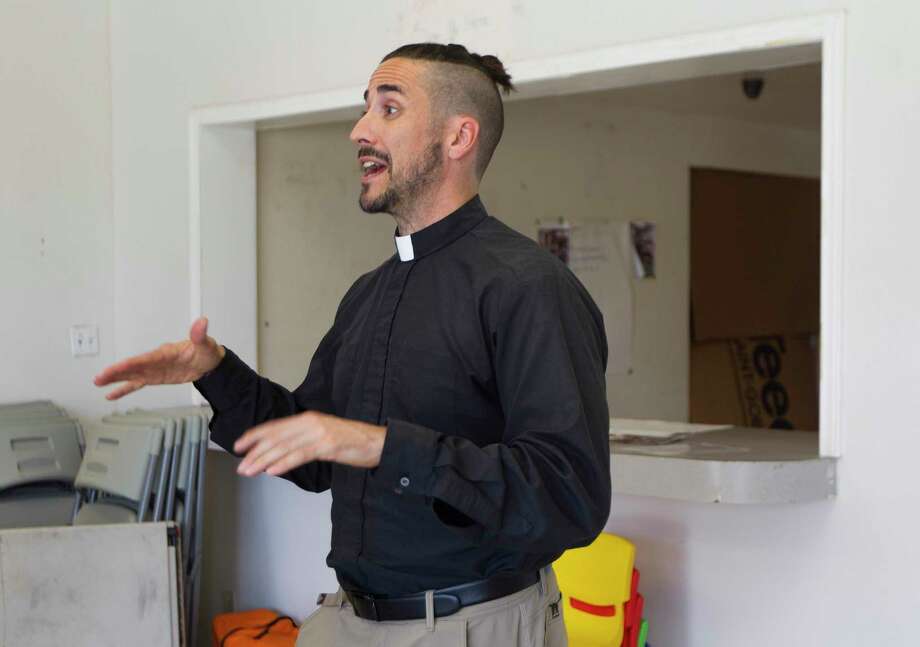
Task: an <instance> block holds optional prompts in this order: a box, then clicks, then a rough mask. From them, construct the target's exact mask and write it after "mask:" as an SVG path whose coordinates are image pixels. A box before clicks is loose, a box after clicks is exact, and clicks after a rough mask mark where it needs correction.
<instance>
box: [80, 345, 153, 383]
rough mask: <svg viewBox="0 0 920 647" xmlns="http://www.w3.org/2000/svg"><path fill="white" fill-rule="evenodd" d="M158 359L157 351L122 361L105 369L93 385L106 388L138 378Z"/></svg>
mask: <svg viewBox="0 0 920 647" xmlns="http://www.w3.org/2000/svg"><path fill="white" fill-rule="evenodd" d="M156 359H157V351H155V350H154V351H150V352H149V353H144V354H143V355H135V356H134V357H129V358H128V359H125V360H122V361H120V362H117V363H115V364H112V365H111V366H109V367H107V368H105V369H103V371H102V372H101V373H100V374H99V375H97V376H96V377H95V378H93V384H95V385H96V386H105V385H107V384H112V383H113V382H124V381H125V380H131V379H135V378H137V373H138V372H140V371H141V370H142V369H144V368H146V367H147V366H148V365H149V364H151V363H152V362H153V361H154V360H156Z"/></svg>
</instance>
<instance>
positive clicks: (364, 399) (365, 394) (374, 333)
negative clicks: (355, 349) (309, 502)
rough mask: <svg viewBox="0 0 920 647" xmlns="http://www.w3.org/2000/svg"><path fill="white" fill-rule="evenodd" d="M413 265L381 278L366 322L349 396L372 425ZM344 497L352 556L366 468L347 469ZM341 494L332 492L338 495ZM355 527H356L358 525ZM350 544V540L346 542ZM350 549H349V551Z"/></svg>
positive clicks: (360, 532) (359, 531)
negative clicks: (356, 379)
mask: <svg viewBox="0 0 920 647" xmlns="http://www.w3.org/2000/svg"><path fill="white" fill-rule="evenodd" d="M414 265H415V262H413V261H407V262H400V263H397V264H396V265H395V266H394V267H393V269H392V272H390V273H389V276H388V277H387V278H386V280H385V285H384V288H383V292H382V294H381V295H380V300H379V302H378V305H377V308H376V311H375V312H374V313H373V315H372V320H371V321H370V322H369V323H370V326H369V327H368V334H369V336H370V337H371V339H370V342H369V344H368V345H367V347H366V348H367V353H366V356H365V357H366V360H365V361H366V363H365V366H364V370H363V371H362V373H363V376H364V379H363V380H362V384H361V385H360V388H359V390H357V391H356V392H355V393H354V395H353V397H354V398H355V404H356V406H354V407H349V409H351V412H352V415H351V416H350V417H354V418H356V419H358V420H362V421H364V422H369V423H372V424H382V422H383V421H382V420H381V416H382V410H383V393H384V385H385V382H386V373H387V360H388V357H389V351H390V336H391V333H392V330H393V321H394V319H395V318H396V311H397V309H398V308H399V303H400V300H401V298H402V295H403V291H404V290H405V287H406V281H407V279H408V277H409V272H410V271H411V269H412V267H413V266H414ZM347 481H348V483H347V487H346V492H345V493H344V495H345V497H346V498H347V500H348V504H349V505H348V508H349V509H352V510H360V515H353V516H352V515H349V517H348V518H347V519H340V520H338V521H339V522H344V523H346V524H348V525H349V526H351V525H352V524H354V526H353V527H351V528H349V529H348V530H347V531H346V532H345V533H344V536H346V537H351V538H358V537H360V543H359V544H358V545H354V544H352V548H353V550H354V555H353V556H354V557H359V556H360V555H361V553H362V552H363V550H364V522H365V515H366V514H367V510H366V507H365V505H364V495H365V491H366V486H367V470H365V469H349V470H348V479H347ZM339 494H341V493H336V496H339ZM358 526H359V527H358ZM349 543H352V542H349ZM349 552H351V551H349Z"/></svg>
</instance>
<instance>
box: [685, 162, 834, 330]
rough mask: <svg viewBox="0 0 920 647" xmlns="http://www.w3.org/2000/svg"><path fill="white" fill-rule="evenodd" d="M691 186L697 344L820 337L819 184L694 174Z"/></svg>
mask: <svg viewBox="0 0 920 647" xmlns="http://www.w3.org/2000/svg"><path fill="white" fill-rule="evenodd" d="M690 186H691V191H690V194H691V196H690V268H691V271H690V283H691V285H690V295H691V301H692V307H691V313H692V314H691V321H692V328H691V330H692V335H693V339H694V340H695V341H708V340H717V339H736V338H739V337H757V336H762V335H774V334H784V335H803V334H809V333H816V332H818V331H819V330H820V325H819V323H820V322H819V318H820V260H821V207H820V201H821V196H820V182H819V180H817V179H814V178H802V177H786V176H779V175H766V174H762V173H742V172H737V171H724V170H718V169H700V168H695V169H691V181H690Z"/></svg>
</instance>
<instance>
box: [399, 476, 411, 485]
mask: <svg viewBox="0 0 920 647" xmlns="http://www.w3.org/2000/svg"><path fill="white" fill-rule="evenodd" d="M399 484H400V485H401V486H403V487H409V477H408V476H404V477H402V478H401V479H399Z"/></svg>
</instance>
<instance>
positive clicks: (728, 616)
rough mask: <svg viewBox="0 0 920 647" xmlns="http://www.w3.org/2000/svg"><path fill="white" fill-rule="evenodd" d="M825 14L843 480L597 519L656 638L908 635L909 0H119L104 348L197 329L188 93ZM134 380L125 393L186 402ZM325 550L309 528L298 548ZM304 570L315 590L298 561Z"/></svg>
mask: <svg viewBox="0 0 920 647" xmlns="http://www.w3.org/2000/svg"><path fill="white" fill-rule="evenodd" d="M827 9H845V10H846V12H847V23H846V36H845V50H846V75H845V77H846V78H845V88H846V89H845V93H844V95H845V101H846V105H845V122H844V135H845V140H846V141H845V144H846V160H845V166H844V180H845V182H846V197H845V219H846V220H845V223H844V240H843V247H844V253H845V262H844V263H843V272H844V274H843V276H842V277H841V280H842V282H843V290H844V294H843V300H844V305H843V310H842V316H843V317H844V318H845V322H844V333H843V335H844V338H843V339H842V342H841V350H842V353H843V356H842V358H841V359H842V374H843V376H844V381H843V383H842V384H841V394H842V405H841V406H842V408H841V411H840V416H841V420H842V421H843V426H844V434H845V447H844V449H843V456H844V458H843V459H842V460H841V461H840V463H839V465H838V476H839V484H840V485H839V487H840V493H839V496H838V497H837V499H836V500H834V501H828V502H824V503H819V504H810V505H778V506H757V507H750V508H738V507H733V506H715V505H692V504H683V503H675V502H668V501H658V500H653V499H647V498H633V497H618V498H617V499H616V500H615V502H614V507H613V518H612V521H611V526H610V527H611V528H612V529H615V530H618V531H621V532H623V533H624V534H626V535H627V536H630V537H631V538H633V539H635V540H636V542H637V545H638V560H639V567H640V568H641V569H642V573H643V589H644V591H645V594H646V598H647V606H646V610H647V615H648V617H649V618H650V620H651V625H652V635H651V641H652V644H656V645H675V644H683V645H687V646H689V647H702V646H705V647H721V646H723V645H724V646H726V647H727V646H728V645H737V644H746V645H755V644H760V645H768V644H776V643H777V642H779V641H782V642H783V643H784V644H788V645H803V646H804V645H812V644H815V643H818V644H841V645H859V644H868V643H870V642H871V643H885V642H889V643H898V642H901V643H903V642H904V640H905V639H908V638H909V637H910V636H912V635H915V634H916V633H917V632H918V631H920V621H918V619H917V616H916V614H915V613H914V610H915V609H916V608H917V605H918V603H920V599H918V598H920V593H918V591H917V589H916V586H915V585H914V582H913V578H912V577H911V576H910V574H912V573H916V572H920V553H918V552H917V551H916V550H915V547H914V544H915V537H916V536H917V534H918V532H920V522H918V521H917V519H916V515H915V514H914V512H913V511H914V510H916V509H917V508H918V507H920V492H918V489H917V488H916V484H915V482H914V480H915V479H914V478H913V474H914V472H915V471H916V470H915V466H914V462H915V458H914V457H916V456H917V455H918V454H920V433H917V432H918V430H917V429H916V424H915V423H913V422H912V421H913V420H914V419H915V413H914V409H915V403H916V401H917V393H918V392H920V385H918V381H917V377H916V366H917V365H918V364H920V345H918V344H916V342H915V340H916V323H915V322H916V318H917V316H918V314H920V291H917V290H916V286H915V285H914V283H915V281H914V279H913V276H914V275H915V274H916V271H915V268H914V265H915V257H916V254H915V252H914V246H915V241H916V240H918V239H920V219H917V218H916V216H915V214H916V206H915V202H916V200H915V195H914V190H913V185H914V183H915V182H914V177H913V176H914V174H915V171H914V168H915V166H916V164H915V157H916V148H917V142H918V140H920V110H918V106H920V96H918V95H920V88H918V86H917V84H915V83H910V82H908V80H909V79H912V78H917V77H918V75H920V42H918V41H917V39H916V38H915V37H914V34H913V30H914V27H913V26H914V25H916V24H918V22H920V6H918V5H916V4H915V3H911V2H908V1H907V0H899V1H896V2H891V3H888V4H887V5H886V6H885V7H884V8H882V7H879V5H878V3H874V2H869V1H868V0H777V1H775V2H771V3H763V2H755V1H754V0H736V1H734V2H719V3H715V4H712V3H710V4H708V5H706V7H705V9H703V8H701V7H700V6H699V5H696V4H690V3H683V2H675V1H673V0H658V1H655V2H647V3H642V4H636V3H630V2H625V1H622V0H616V1H612V2H589V1H588V0H578V1H576V2H568V3H562V4H560V3H551V2H540V3H536V2H534V3H531V2H528V3H524V2H517V1H511V0H508V1H507V2H503V1H501V0H499V1H498V2H496V1H495V0H487V1H485V0H484V1H471V2H465V3H462V4H456V3H451V2H447V1H435V2H430V3H418V2H414V0H406V1H403V0H392V1H383V2H375V3H374V4H373V5H370V4H365V3H303V2H299V1H297V0H288V1H281V0H279V2H273V3H233V4H228V3H225V2H218V1H217V0H202V1H201V2H196V3H192V4H189V3H186V2H180V1H178V0H167V1H164V2H160V3H156V4H151V3H144V2H130V1H129V2H118V3H112V7H111V13H112V31H111V39H112V41H111V42H112V52H113V55H112V65H113V68H112V93H113V146H114V166H113V169H114V191H115V193H114V213H115V274H116V279H115V296H114V308H115V320H116V322H117V329H116V341H117V351H118V353H119V354H127V353H132V352H137V351H141V350H146V349H148V348H150V347H152V346H154V345H156V344H158V343H160V342H162V341H163V340H164V339H173V338H175V337H176V335H180V334H184V333H185V331H186V329H187V326H188V323H189V322H188V319H189V310H188V278H189V277H188V271H187V260H188V255H187V243H188V238H187V231H188V222H187V217H188V198H189V196H188V166H187V162H188V150H187V133H188V130H187V119H188V114H189V111H190V110H191V109H192V108H194V107H200V106H205V105H211V104H224V103H233V102H238V101H244V100H250V99H256V98H268V97H278V96H284V95H289V94H294V93H301V92H314V91H322V90H328V89H333V88H340V87H346V86H350V85H358V84H362V83H364V82H366V80H367V78H368V76H369V74H370V72H371V71H372V69H373V67H374V65H375V62H376V61H377V60H379V58H380V57H381V56H382V55H383V54H384V53H385V52H387V51H389V50H390V49H392V48H393V47H395V46H396V45H398V44H401V43H402V42H407V41H410V40H412V41H415V40H421V39H437V40H444V41H448V40H451V41H460V42H466V43H469V44H470V45H471V46H472V47H473V48H474V49H478V50H480V51H490V52H494V53H496V54H498V55H499V56H500V57H502V59H503V60H505V61H506V62H507V63H508V64H509V67H510V69H511V72H512V74H513V73H514V64H515V62H516V61H521V60H524V59H533V58H538V57H544V56H551V55H555V54H562V53H566V52H577V51H585V50H589V49H591V48H594V47H600V46H612V45H622V44H626V43H630V42H641V41H645V40H648V39H654V38H665V37H668V36H671V35H674V34H698V33H701V32H705V31H706V30H710V29H724V28H728V27H731V26H735V25H747V24H752V23H757V22H761V21H766V20H777V19H785V18H794V17H800V16H808V15H813V14H815V13H817V12H821V11H824V10H827ZM494 16H503V18H502V19H501V20H495V19H494V18H493V17H494ZM164 44H167V45H168V46H164ZM94 222H96V221H95V220H94ZM228 244H232V241H228ZM94 249H96V250H100V249H101V250H103V251H104V250H105V248H104V246H96V247H94ZM36 266H37V263H36V264H29V265H28V268H33V267H36ZM151 301H153V302H154V304H151V303H150V302H151ZM145 391H147V393H143V392H142V393H141V394H139V395H138V396H137V397H135V398H133V400H132V402H133V403H137V404H139V403H144V404H146V403H153V402H163V403H172V402H173V401H176V400H180V401H185V399H186V398H187V392H185V391H181V392H179V391H173V390H171V389H160V390H155V389H152V390H145ZM614 469H616V466H614ZM241 487H242V486H241ZM215 491H216V492H219V490H215ZM228 498H229V497H228ZM303 501H304V503H300V501H298V502H297V503H293V504H292V503H291V502H290V501H288V500H287V499H279V498H276V497H274V496H273V495H272V494H268V495H263V498H261V499H259V503H260V506H261V507H262V509H263V510H267V511H268V513H269V514H271V515H272V516H273V517H274V518H276V519H287V518H290V517H291V516H292V515H293V516H294V517H299V515H301V514H302V513H304V511H307V510H308V508H309V505H310V504H308V503H306V501H307V497H306V496H304V497H303ZM221 504H224V500H221ZM226 505H231V502H229V501H227V502H226ZM248 512H249V509H247V510H243V511H242V514H243V519H245V518H246V516H245V515H246V514H248ZM241 527H245V525H244V524H241ZM324 552H325V549H324V548H323V549H320V548H319V547H318V546H316V545H311V544H308V543H304V544H303V545H301V546H298V547H297V549H296V551H294V552H293V553H292V554H295V555H297V554H305V553H310V555H311V559H313V557H312V556H313V555H314V554H316V555H322V554H324ZM211 554H212V555H214V554H216V553H214V552H212V553H211ZM317 559H318V558H317ZM285 564H292V566H290V568H292V569H294V568H297V566H296V565H295V563H294V562H293V561H292V560H285ZM261 576H264V573H262V574H261ZM303 579H304V581H309V582H310V583H311V584H313V583H316V584H317V585H322V583H321V582H319V576H318V575H315V574H313V573H311V572H305V573H304V575H303ZM249 583H251V582H247V583H246V584H247V585H248V584H249ZM854 599H857V600H858V603H857V604H856V605H855V606H854ZM293 604H296V602H295V603H293Z"/></svg>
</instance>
